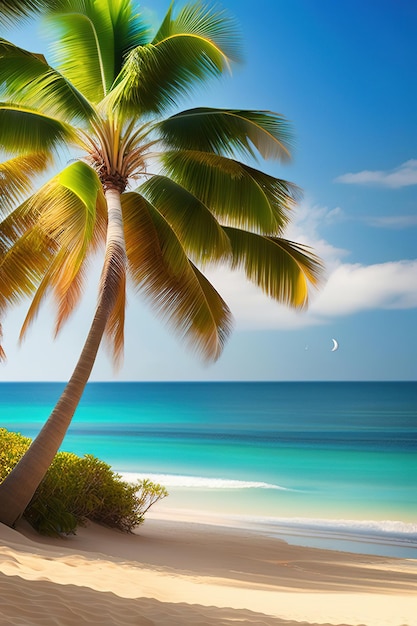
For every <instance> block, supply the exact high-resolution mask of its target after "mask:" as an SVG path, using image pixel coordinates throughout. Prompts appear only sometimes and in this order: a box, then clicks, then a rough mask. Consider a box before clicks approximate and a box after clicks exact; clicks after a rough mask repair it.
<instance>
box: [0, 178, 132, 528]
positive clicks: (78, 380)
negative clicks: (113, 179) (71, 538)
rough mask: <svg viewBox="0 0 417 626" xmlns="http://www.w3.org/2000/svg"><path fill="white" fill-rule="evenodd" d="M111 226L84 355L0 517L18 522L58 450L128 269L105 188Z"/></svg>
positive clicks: (112, 198)
mask: <svg viewBox="0 0 417 626" xmlns="http://www.w3.org/2000/svg"><path fill="white" fill-rule="evenodd" d="M105 193H106V200H107V206H108V230H107V242H106V253H105V259H104V265H103V271H102V274H101V282H100V289H99V300H98V305H97V309H96V313H95V316H94V319H93V322H92V324H91V327H90V331H89V333H88V335H87V339H86V341H85V344H84V347H83V350H82V352H81V355H80V358H79V359H78V362H77V364H76V366H75V369H74V372H73V374H72V376H71V378H70V380H69V382H68V384H67V385H66V387H65V389H64V391H63V393H62V395H61V397H60V398H59V400H58V402H57V404H56V406H55V408H54V409H53V411H52V413H51V415H50V417H49V419H48V421H47V422H46V423H45V425H44V426H43V428H42V430H41V431H40V433H39V435H38V436H37V437H36V439H34V440H33V442H32V444H31V446H30V447H29V449H28V451H27V452H26V454H25V455H24V456H23V457H22V459H21V460H20V461H19V463H18V464H17V465H16V466H15V468H14V469H13V470H12V472H11V473H10V474H9V475H8V476H7V477H6V479H5V480H4V481H3V483H2V484H1V485H0V522H2V523H4V524H7V525H8V526H14V525H15V524H16V522H17V521H18V520H19V519H20V517H21V516H22V514H23V512H24V510H25V509H26V507H27V505H28V504H29V502H30V500H31V499H32V497H33V494H34V493H35V491H36V489H37V487H38V485H39V483H40V482H41V480H42V479H43V477H44V476H45V473H46V471H47V470H48V468H49V466H50V464H51V463H52V461H53V459H54V457H55V454H56V453H57V451H58V449H59V447H60V446H61V444H62V441H63V439H64V437H65V434H66V432H67V430H68V427H69V425H70V423H71V420H72V417H73V415H74V413H75V410H76V408H77V406H78V403H79V401H80V399H81V396H82V394H83V391H84V389H85V386H86V384H87V382H88V379H89V377H90V373H91V370H92V369H93V365H94V362H95V359H96V356H97V352H98V349H99V346H100V343H101V340H102V338H103V334H104V331H105V329H106V325H107V322H108V319H109V315H110V313H111V312H112V309H113V306H114V303H115V299H116V295H117V292H118V285H119V284H120V280H124V277H125V272H126V251H125V242H124V233H123V220H122V211H121V201H120V192H119V191H118V190H116V189H108V190H106V192H105Z"/></svg>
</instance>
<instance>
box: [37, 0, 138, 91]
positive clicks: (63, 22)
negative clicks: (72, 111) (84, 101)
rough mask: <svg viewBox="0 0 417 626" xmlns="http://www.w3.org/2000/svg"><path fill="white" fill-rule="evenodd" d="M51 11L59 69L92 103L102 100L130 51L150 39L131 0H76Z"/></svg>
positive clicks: (50, 21)
mask: <svg viewBox="0 0 417 626" xmlns="http://www.w3.org/2000/svg"><path fill="white" fill-rule="evenodd" d="M66 5H68V7H67V6H66ZM51 13H52V15H50V16H49V17H48V20H47V23H48V26H51V27H52V28H53V29H54V30H55V31H56V32H57V34H58V40H57V42H56V43H55V44H54V46H53V48H52V50H53V56H54V60H55V62H56V64H57V67H58V69H59V70H60V71H61V72H62V74H63V75H64V76H65V77H67V78H68V79H69V80H70V81H71V83H73V84H74V85H75V86H76V87H77V89H79V90H80V91H81V92H82V93H83V94H85V95H86V97H87V98H89V99H90V100H91V101H92V102H94V103H98V102H100V100H102V99H103V97H104V96H105V95H106V94H107V92H108V91H109V90H110V88H111V85H112V84H113V82H114V80H115V78H116V76H117V75H118V74H119V72H120V70H121V68H122V64H123V61H124V58H125V56H126V54H127V53H128V52H129V51H130V50H131V49H133V48H134V47H136V46H138V45H141V44H142V43H144V42H145V41H147V40H148V29H147V27H146V26H145V25H144V24H143V22H142V21H141V20H140V18H139V16H138V15H136V14H135V13H134V12H133V4H132V2H131V1H130V0H101V2H85V1H84V0H75V1H74V0H72V1H71V2H63V3H61V6H58V7H57V10H56V11H52V12H51Z"/></svg>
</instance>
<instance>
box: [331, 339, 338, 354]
mask: <svg viewBox="0 0 417 626" xmlns="http://www.w3.org/2000/svg"><path fill="white" fill-rule="evenodd" d="M332 341H333V348H332V349H331V352H336V350H337V349H338V347H339V344H338V343H337V341H336V339H332Z"/></svg>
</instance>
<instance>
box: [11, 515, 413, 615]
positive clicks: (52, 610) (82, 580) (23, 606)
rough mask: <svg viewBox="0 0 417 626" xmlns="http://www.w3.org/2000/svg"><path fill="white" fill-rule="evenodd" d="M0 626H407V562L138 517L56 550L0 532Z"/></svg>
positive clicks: (45, 542)
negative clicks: (128, 526) (131, 528)
mask: <svg viewBox="0 0 417 626" xmlns="http://www.w3.org/2000/svg"><path fill="white" fill-rule="evenodd" d="M0 596H1V603H0V624H5V625H6V624H7V625H10V626H18V625H19V626H31V625H32V624H33V625H35V624H36V625H38V624H39V625H42V626H50V625H56V624H59V625H63V626H70V625H71V626H72V625H73V626H79V625H80V624H100V625H101V626H107V625H108V626H113V625H117V626H124V625H127V624H134V625H136V626H187V625H189V626H214V625H216V626H221V625H228V626H231V625H232V624H251V625H252V626H254V625H257V626H260V625H263V626H284V625H285V626H328V625H338V626H341V625H346V626H359V625H366V626H405V625H406V626H416V625H417V561H416V560H414V559H395V558H388V557H380V556H367V555H359V554H351V553H346V552H337V551H331V550H322V549H316V548H305V547H299V546H292V545H288V544H287V543H285V542H284V541H281V540H278V539H274V538H270V537H268V536H265V535H261V534H258V533H256V532H255V531H253V530H251V531H248V530H244V529H237V528H231V527H226V526H218V525H213V524H207V523H195V522H191V521H184V520H175V519H166V518H158V516H157V515H152V516H149V519H147V520H146V522H145V524H144V525H143V526H141V527H140V528H138V530H137V531H136V533H135V534H132V535H126V534H123V533H120V532H119V531H114V530H110V529H107V528H103V527H101V526H98V525H95V524H89V525H88V527H86V528H80V529H79V530H78V532H77V535H76V536H71V537H68V538H66V539H51V538H45V537H39V536H38V535H37V534H36V533H35V532H34V531H33V530H32V529H31V528H30V527H28V526H27V525H26V524H24V523H23V524H21V526H20V527H19V531H17V530H12V529H10V528H8V527H5V526H2V525H0Z"/></svg>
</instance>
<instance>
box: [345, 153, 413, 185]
mask: <svg viewBox="0 0 417 626" xmlns="http://www.w3.org/2000/svg"><path fill="white" fill-rule="evenodd" d="M335 181H336V182H338V183H346V184H349V185H352V184H353V185H376V186H378V187H391V188H392V189H399V188H400V187H408V186H410V185H417V159H410V160H409V161H406V162H405V163H402V165H400V166H398V167H396V168H394V169H392V170H363V171H362V172H355V173H353V172H349V173H347V174H342V175H341V176H338V177H337V178H336V179H335Z"/></svg>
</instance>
